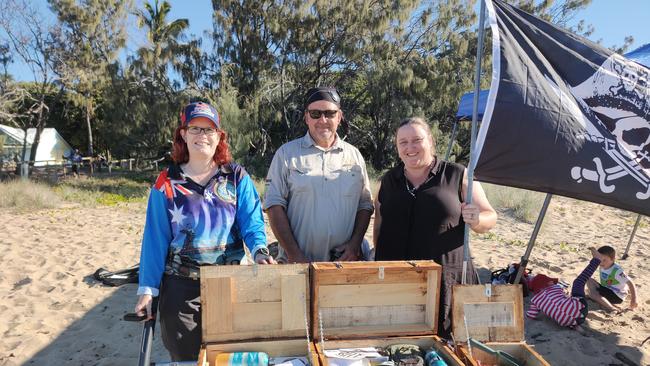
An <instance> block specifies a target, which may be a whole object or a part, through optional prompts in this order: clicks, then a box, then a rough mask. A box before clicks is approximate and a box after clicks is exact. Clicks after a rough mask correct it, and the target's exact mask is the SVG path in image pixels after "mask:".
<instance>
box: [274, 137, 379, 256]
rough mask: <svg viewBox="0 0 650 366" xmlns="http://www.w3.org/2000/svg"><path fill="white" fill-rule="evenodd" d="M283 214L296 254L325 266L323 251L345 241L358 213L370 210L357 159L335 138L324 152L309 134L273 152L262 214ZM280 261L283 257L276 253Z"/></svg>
mask: <svg viewBox="0 0 650 366" xmlns="http://www.w3.org/2000/svg"><path fill="white" fill-rule="evenodd" d="M276 205H280V206H283V207H284V208H285V209H286V211H287V216H288V218H289V223H290V224H291V231H292V232H293V235H294V237H295V238H296V241H297V242H298V245H299V247H300V249H301V250H302V251H303V252H304V253H305V255H306V256H307V258H309V259H310V260H312V261H328V260H329V251H330V250H331V249H332V248H334V247H335V246H338V245H341V244H343V243H345V242H346V241H348V240H350V238H351V236H352V231H353V229H354V220H355V217H356V214H357V211H359V210H368V211H371V212H372V211H373V210H374V207H373V201H372V193H371V192H370V184H369V181H368V173H367V172H366V164H365V161H364V160H363V156H361V153H360V152H359V150H358V149H357V148H355V147H354V146H352V145H350V144H348V143H347V142H345V141H342V140H341V139H340V138H339V137H338V136H336V141H335V142H334V145H333V146H332V147H330V148H329V149H324V148H321V147H319V146H317V145H316V144H315V143H314V140H313V139H312V138H311V136H310V135H309V133H307V134H306V135H305V136H304V137H302V138H299V139H296V140H293V141H291V142H288V143H286V144H284V145H282V146H281V147H280V148H279V149H278V151H276V153H275V156H274V157H273V161H272V162H271V167H270V168H269V172H268V175H267V177H266V192H265V194H264V204H263V207H264V210H267V209H268V208H269V207H272V206H276ZM280 258H285V259H286V255H285V253H284V252H283V250H282V249H281V248H280Z"/></svg>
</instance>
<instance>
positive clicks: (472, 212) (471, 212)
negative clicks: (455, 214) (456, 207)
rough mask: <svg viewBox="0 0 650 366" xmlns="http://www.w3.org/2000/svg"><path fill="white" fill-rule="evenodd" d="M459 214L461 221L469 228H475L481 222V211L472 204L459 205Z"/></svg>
mask: <svg viewBox="0 0 650 366" xmlns="http://www.w3.org/2000/svg"><path fill="white" fill-rule="evenodd" d="M460 212H461V214H462V215H463V221H465V223H467V224H469V226H470V227H475V226H476V225H478V224H479V223H480V222H481V210H480V209H479V207H478V206H477V205H475V204H472V203H465V202H463V203H461V205H460Z"/></svg>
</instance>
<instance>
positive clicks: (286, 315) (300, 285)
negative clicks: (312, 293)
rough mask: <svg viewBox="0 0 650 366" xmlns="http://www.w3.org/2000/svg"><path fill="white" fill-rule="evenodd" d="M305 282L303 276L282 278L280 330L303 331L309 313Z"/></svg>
mask: <svg viewBox="0 0 650 366" xmlns="http://www.w3.org/2000/svg"><path fill="white" fill-rule="evenodd" d="M306 285H307V280H306V276H305V275H290V276H283V277H282V290H281V292H282V311H281V312H282V329H286V330H290V329H305V318H307V317H308V316H309V315H308V314H309V313H305V312H307V311H308V310H307V309H308V306H307V302H308V301H309V299H308V297H307V286H306Z"/></svg>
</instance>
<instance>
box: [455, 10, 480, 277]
mask: <svg viewBox="0 0 650 366" xmlns="http://www.w3.org/2000/svg"><path fill="white" fill-rule="evenodd" d="M485 1H486V0H481V9H480V10H479V21H478V47H477V49H476V72H475V74H474V107H473V111H472V133H471V143H470V147H469V167H468V168H467V198H466V199H465V201H466V202H467V203H472V188H473V186H474V165H475V164H476V156H474V154H475V152H476V151H475V150H476V127H477V125H478V97H479V93H480V91H481V61H482V59H483V38H485V36H484V34H485ZM469 261H470V253H469V225H467V224H465V233H464V238H463V275H462V282H461V283H462V284H463V285H465V284H467V264H468V263H469Z"/></svg>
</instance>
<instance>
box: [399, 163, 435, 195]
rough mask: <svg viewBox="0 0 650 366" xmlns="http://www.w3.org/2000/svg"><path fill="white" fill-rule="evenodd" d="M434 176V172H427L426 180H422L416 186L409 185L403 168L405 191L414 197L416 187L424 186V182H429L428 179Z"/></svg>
mask: <svg viewBox="0 0 650 366" xmlns="http://www.w3.org/2000/svg"><path fill="white" fill-rule="evenodd" d="M434 176H435V175H434V174H429V176H428V177H427V180H425V181H424V182H422V184H420V185H419V186H417V187H416V186H413V187H411V185H410V184H409V180H408V178H407V177H406V170H404V184H405V185H406V191H407V192H408V193H409V194H410V195H411V196H413V197H415V194H416V193H417V190H418V188H420V187H422V186H424V185H425V184H427V183H429V181H430V180H431V179H432V178H433V177H434Z"/></svg>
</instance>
